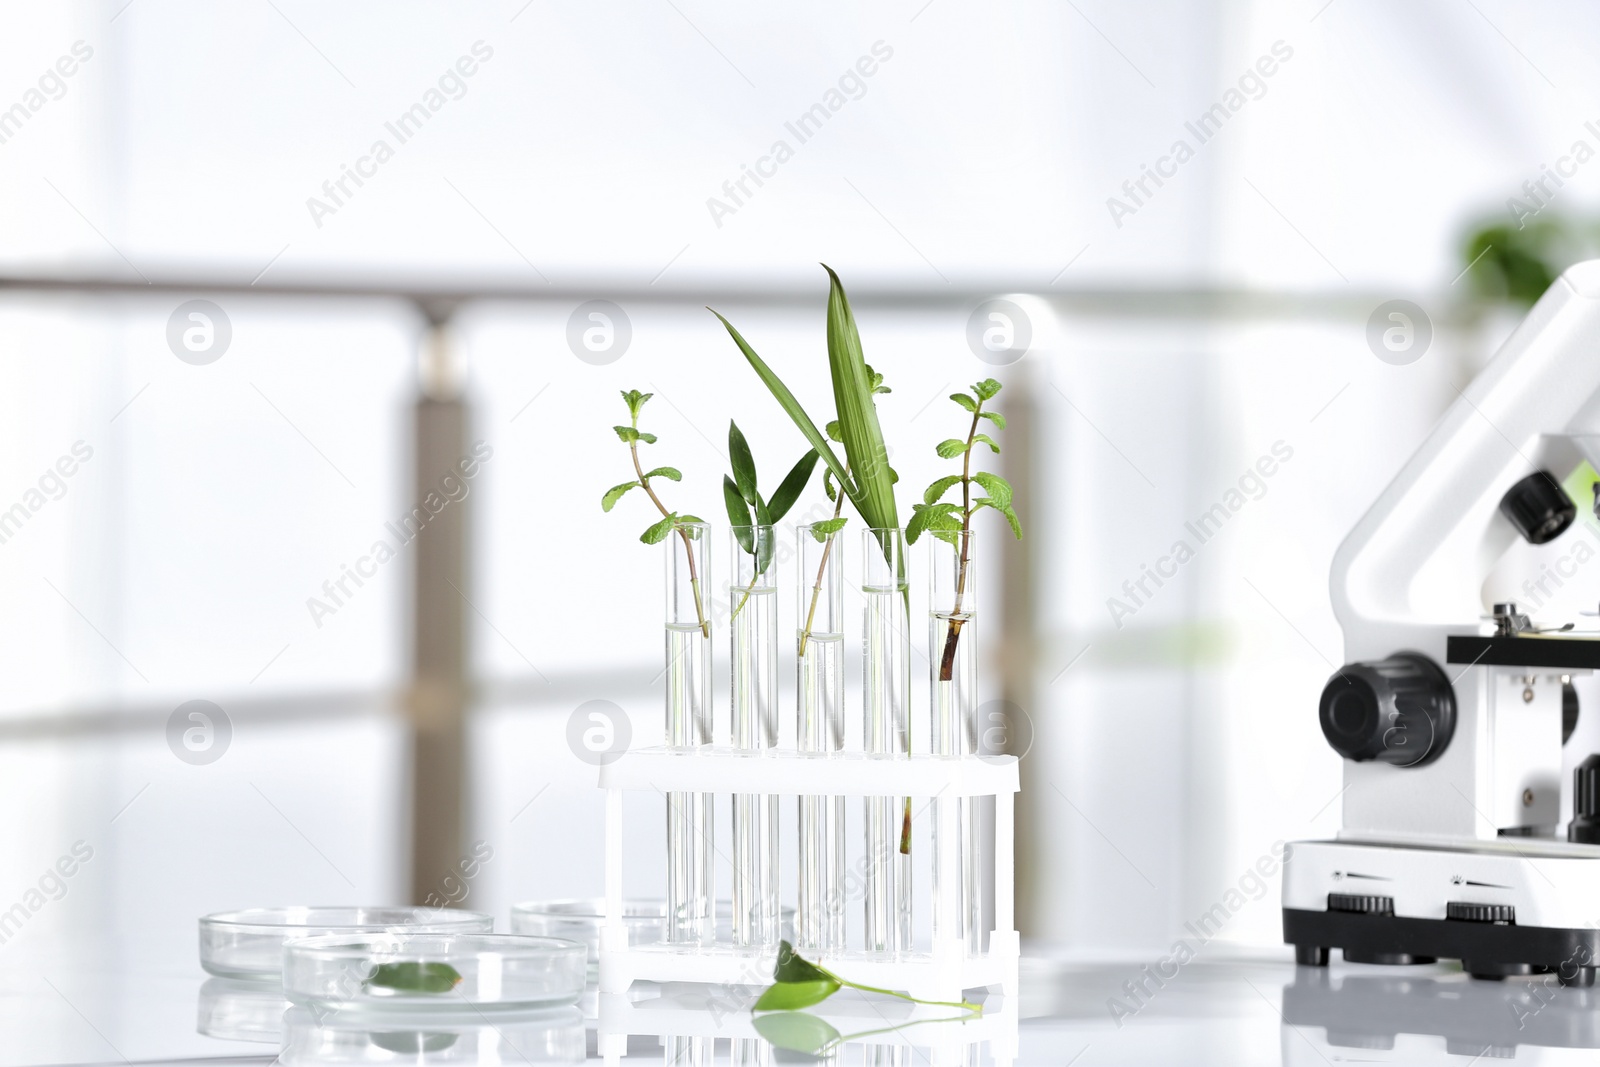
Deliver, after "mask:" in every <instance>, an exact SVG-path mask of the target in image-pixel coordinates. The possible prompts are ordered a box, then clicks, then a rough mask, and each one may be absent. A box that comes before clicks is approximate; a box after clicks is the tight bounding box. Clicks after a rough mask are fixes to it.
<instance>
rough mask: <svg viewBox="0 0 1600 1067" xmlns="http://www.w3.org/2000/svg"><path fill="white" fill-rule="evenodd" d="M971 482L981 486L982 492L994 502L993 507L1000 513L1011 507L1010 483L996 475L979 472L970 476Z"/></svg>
mask: <svg viewBox="0 0 1600 1067" xmlns="http://www.w3.org/2000/svg"><path fill="white" fill-rule="evenodd" d="M972 480H973V481H975V482H977V483H978V484H979V485H981V486H983V489H984V492H986V493H988V494H989V497H990V499H991V500H993V502H994V506H995V507H996V508H998V509H999V510H1001V511H1004V510H1005V509H1006V508H1009V507H1010V506H1011V483H1010V482H1008V481H1006V480H1005V479H1004V478H1002V477H1000V476H999V475H998V474H990V473H989V472H987V471H979V472H978V473H977V474H974V475H973V476H972Z"/></svg>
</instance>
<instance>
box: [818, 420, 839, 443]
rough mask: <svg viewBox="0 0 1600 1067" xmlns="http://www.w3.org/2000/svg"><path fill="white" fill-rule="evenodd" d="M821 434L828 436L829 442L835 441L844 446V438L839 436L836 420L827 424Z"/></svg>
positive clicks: (837, 421)
mask: <svg viewBox="0 0 1600 1067" xmlns="http://www.w3.org/2000/svg"><path fill="white" fill-rule="evenodd" d="M823 432H824V433H826V434H827V435H828V439H829V440H830V441H837V442H839V443H840V444H844V438H843V437H841V436H840V435H839V420H838V419H834V420H833V421H832V422H830V423H828V425H826V426H824V427H823Z"/></svg>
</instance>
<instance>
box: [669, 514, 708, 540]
mask: <svg viewBox="0 0 1600 1067" xmlns="http://www.w3.org/2000/svg"><path fill="white" fill-rule="evenodd" d="M673 514H674V517H675V518H676V519H677V520H678V522H679V523H685V522H698V523H700V524H701V525H704V524H705V521H706V520H704V519H702V518H701V517H700V516H698V515H678V514H677V513H676V512H674V513H673ZM690 534H691V536H694V537H699V536H700V531H699V530H691V531H690Z"/></svg>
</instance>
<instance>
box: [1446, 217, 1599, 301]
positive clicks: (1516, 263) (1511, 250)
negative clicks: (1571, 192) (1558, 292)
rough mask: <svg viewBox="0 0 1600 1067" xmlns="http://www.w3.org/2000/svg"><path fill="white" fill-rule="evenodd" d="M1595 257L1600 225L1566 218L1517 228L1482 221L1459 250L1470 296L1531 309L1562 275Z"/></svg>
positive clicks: (1549, 219)
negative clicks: (1581, 261)
mask: <svg viewBox="0 0 1600 1067" xmlns="http://www.w3.org/2000/svg"><path fill="white" fill-rule="evenodd" d="M1597 255H1600V226H1597V225H1596V224H1595V223H1593V222H1584V221H1581V220H1578V219H1574V218H1571V217H1568V216H1557V215H1552V216H1550V217H1547V218H1540V219H1529V220H1525V221H1523V222H1522V224H1521V225H1515V224H1512V223H1506V222H1495V223H1486V224H1483V225H1481V226H1480V227H1479V228H1477V229H1475V230H1473V231H1472V232H1471V234H1470V235H1469V236H1468V237H1467V239H1466V241H1465V243H1464V244H1463V245H1462V248H1461V261H1462V264H1463V265H1464V267H1465V272H1466V274H1467V275H1468V280H1469V281H1470V283H1471V285H1472V291H1473V295H1474V296H1475V297H1476V298H1477V299H1478V300H1481V301H1484V302H1486V303H1496V304H1500V303H1504V304H1514V305H1516V306H1518V307H1524V308H1526V307H1531V306H1532V305H1533V303H1534V301H1536V300H1538V299H1539V297H1541V296H1543V295H1544V291H1545V290H1546V289H1548V288H1550V286H1551V285H1552V284H1554V282H1555V280H1556V278H1558V277H1559V276H1560V275H1561V272H1562V271H1564V270H1566V269H1567V268H1568V267H1570V266H1571V265H1572V264H1574V263H1576V262H1578V261H1579V260H1581V259H1589V258H1591V257H1594V256H1597Z"/></svg>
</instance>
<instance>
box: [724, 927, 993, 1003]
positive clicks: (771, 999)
mask: <svg viewBox="0 0 1600 1067" xmlns="http://www.w3.org/2000/svg"><path fill="white" fill-rule="evenodd" d="M772 978H773V982H772V985H770V986H768V987H767V991H766V992H765V993H762V994H761V998H760V999H759V1000H757V1001H756V1002H755V1005H754V1006H753V1007H752V1008H751V1009H750V1010H751V1011H794V1010H795V1009H797V1008H809V1007H811V1005H813V1004H820V1003H822V1002H823V1001H824V1000H827V999H828V998H829V997H831V996H833V995H834V994H835V993H837V992H838V991H839V990H840V988H841V987H843V986H849V987H850V988H851V989H859V990H861V991H862V992H864V993H882V994H883V995H884V996H887V997H898V998H899V999H901V1000H909V1001H910V1002H911V1003H913V1004H931V1005H933V1006H935V1007H940V1008H961V1009H963V1010H965V1011H969V1012H972V1013H973V1014H982V1012H983V1007H982V1006H981V1005H978V1004H974V1003H972V1002H971V1001H967V1000H920V999H918V998H917V997H913V996H908V995H907V994H905V993H896V992H895V991H894V990H892V989H879V988H878V987H877V986H870V985H862V984H861V983H860V982H852V981H850V980H849V979H848V978H841V977H839V976H838V975H836V974H834V973H833V972H832V971H830V970H827V969H826V968H824V967H819V966H817V965H816V964H815V963H812V962H811V961H810V960H807V959H803V958H802V957H801V956H800V955H799V954H798V953H797V952H795V950H794V946H793V945H791V944H789V942H787V941H781V942H779V943H778V965H777V967H775V968H774V969H773V972H772Z"/></svg>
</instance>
